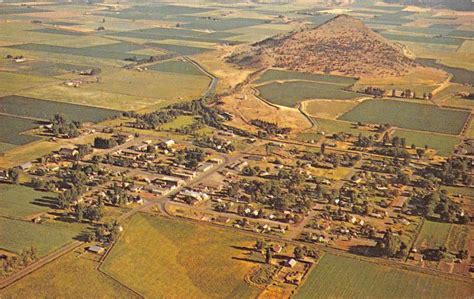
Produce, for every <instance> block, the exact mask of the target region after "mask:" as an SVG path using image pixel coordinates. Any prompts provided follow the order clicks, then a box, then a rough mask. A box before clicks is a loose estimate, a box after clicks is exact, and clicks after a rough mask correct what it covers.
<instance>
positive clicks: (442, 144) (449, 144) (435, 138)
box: [393, 130, 461, 156]
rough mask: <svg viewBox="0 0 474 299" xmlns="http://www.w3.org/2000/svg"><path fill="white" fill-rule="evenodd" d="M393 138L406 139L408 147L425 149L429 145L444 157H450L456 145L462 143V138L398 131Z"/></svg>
mask: <svg viewBox="0 0 474 299" xmlns="http://www.w3.org/2000/svg"><path fill="white" fill-rule="evenodd" d="M393 136H398V137H400V138H405V139H406V144H407V145H408V146H411V145H412V144H415V145H416V146H417V147H424V146H425V145H427V146H428V147H429V148H432V149H435V150H436V151H437V153H438V154H440V155H443V156H449V155H450V154H451V153H452V152H453V150H454V148H455V147H456V145H458V144H459V143H461V140H460V138H458V137H455V136H449V135H440V134H430V133H424V132H414V131H407V130H396V131H395V133H394V134H393Z"/></svg>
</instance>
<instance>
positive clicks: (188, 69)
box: [148, 60, 204, 76]
mask: <svg viewBox="0 0 474 299" xmlns="http://www.w3.org/2000/svg"><path fill="white" fill-rule="evenodd" d="M148 69H150V70H153V71H158V72H164V73H176V74H185V75H196V76H204V74H203V73H202V72H201V71H200V70H199V69H198V68H197V67H195V66H194V65H193V64H192V63H190V62H187V61H182V60H167V61H163V62H160V63H158V64H154V65H152V66H148Z"/></svg>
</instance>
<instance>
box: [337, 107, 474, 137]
mask: <svg viewBox="0 0 474 299" xmlns="http://www.w3.org/2000/svg"><path fill="white" fill-rule="evenodd" d="M468 117H469V112H468V111H461V110H452V109H443V108H438V107H437V106H434V105H425V104H418V103H410V102H403V101H394V100H368V101H364V102H362V103H361V104H359V105H358V106H356V107H355V108H354V109H352V110H351V111H349V112H347V113H345V114H344V115H342V116H341V117H340V118H339V119H341V120H346V121H353V122H358V121H360V122H363V123H376V124H385V123H388V124H390V125H392V126H397V127H400V128H405V129H414V130H420V131H429V132H438V133H445V134H453V135H455V134H459V133H460V132H461V130H462V128H463V126H464V123H465V122H466V120H467V118H468Z"/></svg>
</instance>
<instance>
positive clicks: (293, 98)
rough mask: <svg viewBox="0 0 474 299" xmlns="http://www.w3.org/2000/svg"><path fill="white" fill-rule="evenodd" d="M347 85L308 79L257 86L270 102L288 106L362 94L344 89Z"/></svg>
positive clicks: (341, 98) (349, 97)
mask: <svg viewBox="0 0 474 299" xmlns="http://www.w3.org/2000/svg"><path fill="white" fill-rule="evenodd" d="M345 87H346V86H345V85H341V84H333V83H319V82H307V81H291V82H285V83H280V82H273V83H269V84H265V85H262V86H259V87H257V89H258V91H259V92H260V95H261V96H262V97H263V98H264V99H266V100H268V101H269V102H271V103H273V104H277V105H281V106H286V107H294V106H296V105H297V104H298V103H299V102H301V101H303V100H308V99H336V100H349V99H355V98H357V97H360V94H358V93H355V92H350V91H345V90H342V89H343V88H345Z"/></svg>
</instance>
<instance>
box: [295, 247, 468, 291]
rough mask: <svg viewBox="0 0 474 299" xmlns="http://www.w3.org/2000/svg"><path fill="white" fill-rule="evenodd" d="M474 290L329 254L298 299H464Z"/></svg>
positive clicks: (445, 281)
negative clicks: (413, 298) (418, 298)
mask: <svg viewBox="0 0 474 299" xmlns="http://www.w3.org/2000/svg"><path fill="white" fill-rule="evenodd" d="M335 281H338V282H340V283H334V282H335ZM473 291H474V287H473V286H472V285H470V284H468V283H466V282H461V281H456V280H448V279H445V278H442V277H437V276H432V275H428V274H422V273H416V272H410V271H406V270H399V269H396V268H391V267H387V266H383V265H377V264H376V263H371V262H366V261H362V260H358V259H356V258H348V257H343V256H336V255H331V254H326V255H324V256H323V257H322V258H321V260H320V261H319V262H318V264H317V265H316V266H315V268H314V269H313V270H312V271H311V272H310V274H309V276H308V277H307V279H306V281H305V282H304V284H303V286H301V288H300V289H299V290H298V291H297V293H296V295H295V298H328V297H332V298H339V297H341V298H412V297H413V296H416V297H420V298H463V297H468V296H470V295H471V294H472V292H473Z"/></svg>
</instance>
